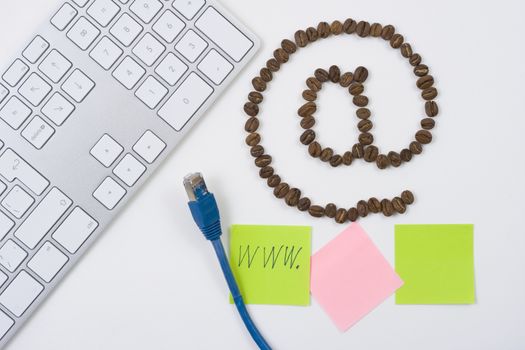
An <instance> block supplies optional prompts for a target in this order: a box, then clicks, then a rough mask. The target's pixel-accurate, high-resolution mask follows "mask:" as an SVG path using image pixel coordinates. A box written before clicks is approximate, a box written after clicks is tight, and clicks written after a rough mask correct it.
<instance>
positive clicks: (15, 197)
mask: <svg viewBox="0 0 525 350" xmlns="http://www.w3.org/2000/svg"><path fill="white" fill-rule="evenodd" d="M34 202H35V200H34V199H33V197H31V195H30V194H29V193H27V192H26V191H24V190H23V189H22V188H21V187H20V186H18V185H16V186H15V187H13V189H12V190H11V191H10V192H9V193H8V194H7V196H5V198H4V199H3V200H2V206H3V207H4V208H6V209H7V210H8V211H9V212H10V213H11V214H13V216H14V217H16V218H18V219H20V218H21V217H22V216H24V214H25V213H26V212H27V211H28V210H29V208H30V207H31V205H33V203H34Z"/></svg>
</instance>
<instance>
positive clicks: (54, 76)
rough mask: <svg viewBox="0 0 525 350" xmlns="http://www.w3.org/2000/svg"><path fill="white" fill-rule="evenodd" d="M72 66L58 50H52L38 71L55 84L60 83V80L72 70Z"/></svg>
mask: <svg viewBox="0 0 525 350" xmlns="http://www.w3.org/2000/svg"><path fill="white" fill-rule="evenodd" d="M71 66H72V64H71V62H69V61H68V59H67V58H65V57H64V56H63V55H62V54H61V53H60V52H58V51H57V50H52V51H51V52H50V53H49V55H47V57H46V58H45V59H44V60H43V61H42V63H40V65H39V66H38V69H39V70H40V71H41V72H42V73H44V75H45V76H46V77H48V78H49V79H51V81H52V82H53V83H58V82H59V81H60V79H62V77H63V76H64V75H66V73H67V72H68V71H69V69H70V68H71Z"/></svg>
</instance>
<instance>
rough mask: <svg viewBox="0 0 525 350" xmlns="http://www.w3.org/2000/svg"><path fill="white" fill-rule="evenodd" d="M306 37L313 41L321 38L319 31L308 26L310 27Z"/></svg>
mask: <svg viewBox="0 0 525 350" xmlns="http://www.w3.org/2000/svg"><path fill="white" fill-rule="evenodd" d="M306 37H307V38H308V41H309V42H311V43H313V42H314V41H316V40H317V39H318V38H319V33H318V32H317V29H315V28H314V27H308V29H306Z"/></svg>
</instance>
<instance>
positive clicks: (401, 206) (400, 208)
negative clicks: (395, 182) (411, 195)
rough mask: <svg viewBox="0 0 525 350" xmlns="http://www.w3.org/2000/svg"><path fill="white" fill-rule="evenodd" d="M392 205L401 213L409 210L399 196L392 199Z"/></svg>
mask: <svg viewBox="0 0 525 350" xmlns="http://www.w3.org/2000/svg"><path fill="white" fill-rule="evenodd" d="M392 206H393V207H394V210H395V211H397V212H398V213H399V214H403V213H404V212H406V211H407V206H406V204H405V202H403V200H402V199H401V198H399V197H395V198H394V199H392Z"/></svg>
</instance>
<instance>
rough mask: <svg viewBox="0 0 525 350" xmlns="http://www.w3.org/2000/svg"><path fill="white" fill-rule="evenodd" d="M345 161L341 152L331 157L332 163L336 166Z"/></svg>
mask: <svg viewBox="0 0 525 350" xmlns="http://www.w3.org/2000/svg"><path fill="white" fill-rule="evenodd" d="M342 163H343V157H341V156H340V155H339V154H336V155H333V156H332V158H330V165H331V166H333V167H334V168H335V167H338V166H339V165H341V164H342Z"/></svg>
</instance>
